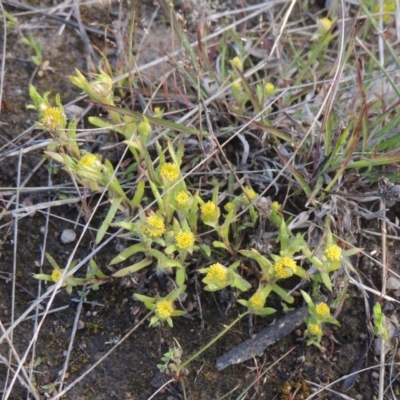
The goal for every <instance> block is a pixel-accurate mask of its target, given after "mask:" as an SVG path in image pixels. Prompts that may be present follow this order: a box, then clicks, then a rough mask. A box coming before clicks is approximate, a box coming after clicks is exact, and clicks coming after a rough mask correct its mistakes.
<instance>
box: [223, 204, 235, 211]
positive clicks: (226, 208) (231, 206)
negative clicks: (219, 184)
mask: <svg viewBox="0 0 400 400" xmlns="http://www.w3.org/2000/svg"><path fill="white" fill-rule="evenodd" d="M234 208H235V205H234V204H233V203H231V202H229V203H226V204H225V210H226V211H227V212H230V211H232V210H233V209H234Z"/></svg>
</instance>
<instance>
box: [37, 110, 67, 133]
mask: <svg viewBox="0 0 400 400" xmlns="http://www.w3.org/2000/svg"><path fill="white" fill-rule="evenodd" d="M40 122H41V123H42V124H43V125H44V126H45V127H46V129H48V130H50V131H54V130H57V129H63V128H65V125H66V123H67V121H66V119H65V116H64V115H63V113H62V112H61V110H60V109H59V108H58V107H47V108H46V109H45V110H44V112H43V115H42V119H41V120H40Z"/></svg>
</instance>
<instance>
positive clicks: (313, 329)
mask: <svg viewBox="0 0 400 400" xmlns="http://www.w3.org/2000/svg"><path fill="white" fill-rule="evenodd" d="M308 331H309V332H310V333H311V334H312V335H314V336H320V335H322V330H321V327H320V326H319V325H318V324H311V325H309V326H308Z"/></svg>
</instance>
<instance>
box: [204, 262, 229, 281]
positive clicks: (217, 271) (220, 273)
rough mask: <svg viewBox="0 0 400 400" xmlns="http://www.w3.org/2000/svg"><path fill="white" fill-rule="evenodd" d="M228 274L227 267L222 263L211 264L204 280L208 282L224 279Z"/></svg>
mask: <svg viewBox="0 0 400 400" xmlns="http://www.w3.org/2000/svg"><path fill="white" fill-rule="evenodd" d="M227 274H228V271H227V269H226V268H225V267H224V266H223V265H222V264H220V263H215V264H212V265H210V267H209V268H208V272H207V275H206V277H205V278H204V280H203V282H204V283H206V284H208V283H210V282H213V281H214V280H218V281H224V280H225V279H226V276H227Z"/></svg>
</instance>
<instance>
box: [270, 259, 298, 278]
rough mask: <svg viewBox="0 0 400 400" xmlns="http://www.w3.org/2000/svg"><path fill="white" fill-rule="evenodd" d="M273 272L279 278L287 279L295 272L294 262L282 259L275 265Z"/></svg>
mask: <svg viewBox="0 0 400 400" xmlns="http://www.w3.org/2000/svg"><path fill="white" fill-rule="evenodd" d="M274 268H275V272H276V275H277V276H278V277H279V278H289V277H290V276H292V275H293V273H294V272H296V269H297V265H296V263H295V261H294V260H293V259H291V258H289V257H282V258H281V259H280V260H279V261H277V262H276V263H275V267H274Z"/></svg>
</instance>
